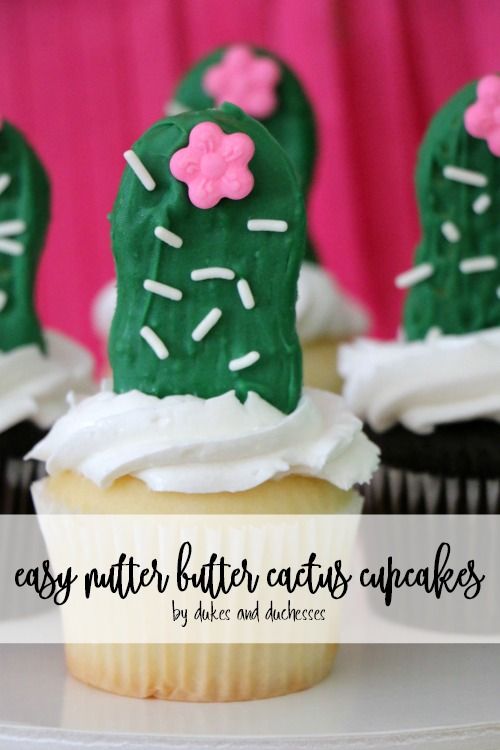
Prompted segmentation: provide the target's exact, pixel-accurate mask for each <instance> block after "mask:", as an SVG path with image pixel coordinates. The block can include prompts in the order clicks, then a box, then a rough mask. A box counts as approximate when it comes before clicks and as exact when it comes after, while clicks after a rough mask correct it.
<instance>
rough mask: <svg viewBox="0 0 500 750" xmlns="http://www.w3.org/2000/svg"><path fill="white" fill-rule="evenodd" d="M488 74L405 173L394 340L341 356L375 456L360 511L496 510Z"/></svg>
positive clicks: (498, 349) (497, 151) (498, 303)
mask: <svg viewBox="0 0 500 750" xmlns="http://www.w3.org/2000/svg"><path fill="white" fill-rule="evenodd" d="M499 106H500V77H499V76H497V75H489V76H486V77H485V78H483V79H481V80H480V81H479V82H474V83H471V84H469V85H467V86H466V87H465V88H463V89H462V90H461V91H459V92H458V93H457V94H456V95H455V96H454V97H453V98H452V99H451V100H450V101H449V102H448V103H447V104H446V105H445V106H444V107H443V108H442V109H441V110H440V111H439V112H438V114H437V115H436V117H435V118H434V120H433V121H432V123H431V125H430V127H429V130H428V132H427V134H426V136H425V139H424V141H423V144H422V147H421V150H420V154H419V160H418V164H417V171H416V184H417V194H418V199H419V204H420V217H421V224H422V240H421V242H420V244H419V246H418V248H417V251H416V261H415V266H414V267H413V268H412V269H410V270H409V271H406V272H404V273H402V274H400V275H399V276H398V277H397V278H396V285H397V286H398V287H399V288H408V289H409V292H408V296H407V300H406V304H405V309H404V321H403V333H404V337H403V340H401V341H399V342H375V341H367V340H364V341H360V342H358V343H356V344H354V345H352V346H348V347H345V348H344V350H343V351H342V354H341V363H340V368H341V372H342V374H343V375H344V377H345V390H344V395H345V397H346V399H347V401H348V403H349V405H350V406H351V407H352V408H353V410H354V411H355V412H356V413H357V414H358V415H359V416H361V417H362V418H363V419H364V421H365V424H366V429H367V432H368V434H369V435H370V437H371V438H372V439H373V440H374V441H375V442H376V443H377V444H378V445H379V446H380V448H381V451H382V463H383V465H382V468H381V469H380V470H379V472H378V475H377V477H376V479H375V481H374V483H373V484H372V486H371V488H370V490H369V492H368V497H367V500H368V502H367V506H366V509H367V510H368V511H371V512H396V513H397V512H402V513H406V512H410V513H419V512H423V513H442V512H443V513H444V512H447V513H498V512H499V511H500V462H499V460H498V442H499V438H500V385H499V383H500V291H499V290H500V267H499V262H500V225H499V223H498V218H497V210H496V207H497V205H498V201H499V200H500V126H499V125H498V123H497V120H496V119H495V112H496V111H497V110H498V107H499Z"/></svg>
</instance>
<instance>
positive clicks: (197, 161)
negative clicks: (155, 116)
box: [170, 122, 255, 208]
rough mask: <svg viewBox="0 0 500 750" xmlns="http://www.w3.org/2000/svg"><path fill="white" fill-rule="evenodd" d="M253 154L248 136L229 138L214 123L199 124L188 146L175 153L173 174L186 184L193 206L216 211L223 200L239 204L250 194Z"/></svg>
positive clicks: (252, 147)
mask: <svg viewBox="0 0 500 750" xmlns="http://www.w3.org/2000/svg"><path fill="white" fill-rule="evenodd" d="M254 151H255V146H254V143H253V141H252V139H251V138H250V137H249V136H248V135H246V133H231V134H230V135H226V134H225V133H224V132H223V131H222V130H221V129H220V127H219V126H218V125H216V124H215V123H214V122H200V123H199V124H198V125H195V126H194V128H193V129H192V131H191V133H190V135H189V145H188V146H186V148H181V149H179V151H176V152H175V154H173V156H172V158H171V159H170V171H171V172H172V174H173V176H174V177H176V178H177V179H178V180H180V181H181V182H185V183H186V184H187V186H188V195H189V200H190V201H191V203H192V204H193V205H194V206H196V207H197V208H213V206H216V205H217V203H218V202H219V201H220V200H221V198H230V199H231V200H234V201H237V200H241V198H246V196H247V195H248V194H249V193H250V192H251V190H252V188H253V175H252V173H251V172H250V170H249V169H248V162H249V161H250V159H251V158H252V156H253V154H254Z"/></svg>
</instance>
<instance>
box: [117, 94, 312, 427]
mask: <svg viewBox="0 0 500 750" xmlns="http://www.w3.org/2000/svg"><path fill="white" fill-rule="evenodd" d="M125 158H126V160H127V162H128V166H127V167H126V169H125V172H124V175H123V178H122V181H121V185H120V190H119V193H118V197H117V199H116V202H115V205H114V207H113V211H112V214H111V225H112V243H113V252H114V256H115V263H116V268H117V286H118V302H117V308H116V313H115V316H114V319H113V324H112V328H111V335H110V342H109V355H110V362H111V365H112V368H113V373H114V388H115V391H116V392H119V393H120V392H124V391H129V390H133V389H138V390H140V391H142V392H144V393H149V394H152V395H155V396H158V397H163V396H168V395H172V394H193V395H196V396H199V397H202V398H210V397H213V396H217V395H220V394H222V393H225V392H227V391H230V390H235V392H236V394H237V396H238V398H239V399H240V400H241V401H244V400H245V399H246V396H247V394H248V393H249V392H250V391H255V392H257V393H258V394H259V395H260V396H261V397H262V398H264V399H265V400H266V401H268V402H270V403H272V404H274V405H275V406H276V407H277V408H278V409H280V410H282V411H283V412H286V413H288V412H291V411H292V410H293V409H294V408H295V406H296V405H297V402H298V400H299V398H300V393H301V388H302V368H301V353H300V346H299V342H298V338H297V335H296V332H295V302H296V291H297V278H298V273H299V268H300V264H301V261H302V257H303V252H304V244H305V212H304V205H303V200H302V193H301V190H300V188H299V185H298V182H297V179H296V177H295V173H294V170H293V167H292V165H291V163H290V161H289V159H288V157H287V156H286V154H285V152H284V151H283V149H282V148H281V147H280V146H279V145H278V143H277V142H276V141H275V140H274V139H273V138H272V137H271V136H270V135H269V133H268V131H267V130H266V129H265V128H264V127H263V126H262V125H260V123H258V122H257V121H255V120H254V119H252V118H251V117H248V116H247V115H246V114H244V113H243V112H242V111H241V110H240V109H239V108H238V107H235V106H233V105H230V104H226V105H223V106H222V107H221V108H220V109H217V110H206V111H203V112H189V113H185V114H182V115H178V116H175V117H170V118H167V119H165V120H162V121H160V122H158V123H156V124H155V125H154V126H153V127H152V128H150V129H149V130H148V131H147V132H146V133H145V134H144V135H143V136H142V137H141V138H140V139H139V140H138V141H137V143H135V144H134V146H133V147H132V150H131V151H128V152H126V154H125Z"/></svg>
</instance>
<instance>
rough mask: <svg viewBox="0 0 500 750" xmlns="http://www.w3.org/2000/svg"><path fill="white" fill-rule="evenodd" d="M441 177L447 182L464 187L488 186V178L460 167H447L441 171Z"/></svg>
mask: <svg viewBox="0 0 500 750" xmlns="http://www.w3.org/2000/svg"><path fill="white" fill-rule="evenodd" d="M443 176H444V177H446V179H447V180H454V181H455V182H462V183H463V184H464V185H473V186H474V187H484V186H485V185H487V184H488V178H487V177H486V175H484V174H481V172H473V171H472V170H470V169H463V168H462V167H453V166H451V165H448V166H447V167H445V168H444V169H443Z"/></svg>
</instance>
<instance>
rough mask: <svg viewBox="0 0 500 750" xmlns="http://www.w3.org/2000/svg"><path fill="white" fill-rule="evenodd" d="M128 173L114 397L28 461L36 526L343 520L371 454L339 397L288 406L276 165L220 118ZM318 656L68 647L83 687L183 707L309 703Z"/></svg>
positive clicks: (299, 241)
mask: <svg viewBox="0 0 500 750" xmlns="http://www.w3.org/2000/svg"><path fill="white" fill-rule="evenodd" d="M125 156H126V159H127V162H128V165H129V166H128V167H127V168H126V170H125V173H124V175H123V178H122V182H121V187H120V191H119V194H118V197H117V200H116V202H115V205H114V208H113V212H112V215H111V223H112V241H113V251H114V255H115V261H116V267H117V282H118V299H117V307H116V313H115V316H114V319H113V325H112V330H111V337H110V361H111V365H112V368H113V375H114V391H113V392H102V393H100V394H98V395H96V396H94V397H92V398H90V399H86V400H84V401H82V402H81V403H79V404H78V405H76V406H74V407H73V408H72V409H71V410H70V411H69V413H68V414H67V415H66V416H65V417H63V418H62V419H60V420H59V421H58V422H57V424H56V425H55V427H54V428H53V430H52V431H51V432H50V433H49V435H48V436H47V437H46V438H45V439H44V440H43V441H42V442H41V443H40V444H39V445H38V446H37V447H36V448H35V450H34V451H33V455H34V456H35V457H36V458H39V459H43V460H45V461H46V462H47V470H48V473H49V475H50V476H49V478H48V479H46V480H43V481H42V483H41V484H39V485H37V487H36V494H37V498H38V510H39V512H40V511H42V512H43V511H50V512H53V511H61V510H62V511H70V512H83V513H156V514H169V513H189V514H206V513H222V514H225V513H239V514H255V513H272V514H274V513H319V514H322V513H328V514H332V513H358V512H359V508H360V499H359V496H358V495H357V493H356V491H355V489H354V487H355V485H356V484H357V483H362V482H364V481H367V480H368V479H369V477H370V475H371V473H372V471H373V469H374V468H375V465H376V463H377V450H376V448H375V447H374V446H373V445H372V444H371V443H369V441H368V440H367V439H366V437H365V436H364V435H363V433H362V432H361V423H360V422H359V420H357V419H356V418H355V417H353V416H352V415H351V414H349V412H348V411H347V410H346V408H345V406H344V404H343V402H342V401H341V399H340V398H339V397H338V396H334V395H333V394H327V393H323V392H320V391H313V390H310V391H309V390H306V391H304V392H303V391H302V378H301V353H300V346H299V341H298V338H297V335H296V331H295V298H296V287H297V277H298V273H299V268H300V263H301V260H302V254H303V249H304V240H305V216H304V206H303V201H302V197H301V191H300V188H299V186H298V184H297V180H296V177H295V174H294V172H293V169H292V167H291V164H290V162H289V160H288V158H287V157H286V155H285V153H284V152H283V150H282V149H281V148H280V146H279V145H278V144H277V143H276V141H275V140H274V139H273V138H271V137H270V136H269V133H268V132H267V130H266V129H265V128H264V127H262V126H261V125H260V124H259V123H258V122H256V121H255V120H253V119H252V118H249V117H248V116H246V115H245V114H244V113H243V112H242V111H241V110H239V109H238V108H237V107H234V106H232V105H224V106H223V107H222V108H221V109H220V110H206V111H203V112H199V113H187V114H183V115H179V116H177V117H171V118H168V119H166V120H164V121H161V122H159V123H157V124H156V125H154V126H153V127H152V128H151V129H150V130H148V131H147V132H146V133H145V134H144V135H143V136H142V138H140V139H139V141H137V143H136V144H135V145H134V146H133V149H131V150H130V151H128V152H127V153H126V155H125ZM277 227H279V231H276V228H277ZM250 518H251V515H250V517H249V520H250ZM89 543H90V544H91V543H92V542H91V541H89ZM333 654H334V646H333V645H330V644H328V645H325V644H320V645H315V644H309V645H307V646H304V645H299V646H289V645H279V646H276V645H273V646H271V645H252V644H247V645H245V646H242V645H241V644H236V645H235V644H227V645H213V644H212V645H205V644H199V645H195V644H191V645H175V646H172V645H161V644H157V645H142V646H137V645H135V646H134V645H119V646H113V645H111V646H110V645H87V646H71V645H70V646H67V658H68V666H69V669H70V671H71V672H72V673H73V674H74V675H75V676H76V677H77V678H79V679H81V680H83V681H84V682H88V683H89V684H92V685H95V686H97V687H100V688H103V689H105V690H110V691H112V692H116V693H121V694H126V695H134V696H143V697H146V696H155V697H159V698H170V699H176V700H193V701H207V700H216V701H228V700H247V699H253V698H263V697H269V696H272V695H278V694H282V693H287V692H292V691H294V690H300V689H303V688H306V687H308V686H310V685H312V684H314V683H315V682H317V681H318V680H320V679H322V678H323V677H324V676H325V675H326V674H327V673H328V672H329V670H330V668H331V664H332V660H333Z"/></svg>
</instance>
